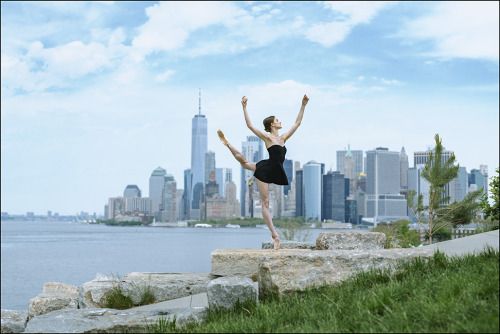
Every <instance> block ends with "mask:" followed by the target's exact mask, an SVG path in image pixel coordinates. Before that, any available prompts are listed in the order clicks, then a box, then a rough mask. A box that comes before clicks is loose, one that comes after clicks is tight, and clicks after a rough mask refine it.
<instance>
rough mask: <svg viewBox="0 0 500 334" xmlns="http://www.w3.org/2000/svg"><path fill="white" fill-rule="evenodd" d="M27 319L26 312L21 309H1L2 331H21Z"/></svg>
mask: <svg viewBox="0 0 500 334" xmlns="http://www.w3.org/2000/svg"><path fill="white" fill-rule="evenodd" d="M26 321H28V313H27V312H23V311H14V310H2V327H1V330H0V331H1V332H2V333H22V332H24V328H25V327H26Z"/></svg>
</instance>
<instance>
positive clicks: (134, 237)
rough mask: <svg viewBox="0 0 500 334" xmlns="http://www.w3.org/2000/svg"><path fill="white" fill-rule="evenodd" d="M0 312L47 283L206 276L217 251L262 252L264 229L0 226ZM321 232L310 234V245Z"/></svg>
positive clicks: (24, 303)
mask: <svg viewBox="0 0 500 334" xmlns="http://www.w3.org/2000/svg"><path fill="white" fill-rule="evenodd" d="M1 230H2V239H1V240H2V243H1V250H2V252H1V265H2V272H1V278H2V282H1V283H2V284H1V292H2V294H1V308H2V309H13V310H27V309H28V302H29V299H30V298H33V297H35V296H36V295H38V294H39V293H41V292H42V287H43V284H44V283H45V282H62V283H67V284H72V285H77V286H79V285H82V284H83V283H85V282H88V281H90V280H92V279H94V278H95V277H96V274H97V273H100V274H105V275H120V276H122V275H125V274H127V273H130V272H134V271H139V272H171V273H175V272H210V269H211V268H210V266H211V264H210V260H211V259H210V254H211V252H212V251H214V250H215V249H219V248H254V249H260V248H261V245H262V242H265V241H270V240H271V236H270V233H269V231H268V230H267V228H266V229H263V228H239V229H234V228H162V227H144V226H137V227H136V226H133V227H123V226H106V225H87V224H80V223H73V222H47V221H2V222H1ZM321 231H324V230H321V229H312V230H310V233H309V238H308V239H306V240H305V241H308V242H313V241H314V240H315V239H316V237H317V236H318V234H319V233H320V232H321Z"/></svg>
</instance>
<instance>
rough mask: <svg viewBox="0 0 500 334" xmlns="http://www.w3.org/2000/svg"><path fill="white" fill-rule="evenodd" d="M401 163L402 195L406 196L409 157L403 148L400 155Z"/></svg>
mask: <svg viewBox="0 0 500 334" xmlns="http://www.w3.org/2000/svg"><path fill="white" fill-rule="evenodd" d="M399 161H400V185H401V190H400V192H401V193H402V194H406V193H407V191H408V167H409V165H408V155H407V154H406V151H405V148H404V147H402V148H401V153H400V154H399Z"/></svg>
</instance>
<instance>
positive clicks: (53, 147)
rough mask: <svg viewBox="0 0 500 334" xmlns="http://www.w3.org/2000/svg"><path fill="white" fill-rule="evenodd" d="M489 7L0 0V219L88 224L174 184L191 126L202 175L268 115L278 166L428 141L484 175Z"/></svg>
mask: <svg viewBox="0 0 500 334" xmlns="http://www.w3.org/2000/svg"><path fill="white" fill-rule="evenodd" d="M498 13H499V2H497V1H490V2H480V1H474V2H473V3H472V2H377V1H370V2H363V1H359V2H348V1H342V2H336V1H325V2H322V1H318V2H281V1H278V2H260V1H259V2H257V1H247V2H118V1H116V2H115V1H94V2H43V1H40V2H39V1H36V2H11V1H8V2H7V1H2V2H1V210H2V212H8V213H9V214H24V213H26V212H27V211H33V212H35V214H46V213H47V210H52V212H59V213H60V214H75V213H77V212H80V211H86V212H89V213H93V212H96V213H97V214H102V213H103V211H104V205H105V204H106V203H107V199H108V198H109V197H114V196H121V195H122V194H123V190H124V189H125V187H126V186H127V185H128V184H136V185H138V186H139V188H140V189H141V190H142V193H143V196H148V193H149V176H150V175H151V172H152V171H153V170H154V169H155V168H157V167H159V166H161V167H163V168H165V169H166V170H167V173H169V174H172V175H173V176H174V178H175V180H176V181H177V187H178V189H180V188H183V172H184V170H185V169H188V168H190V164H191V119H192V118H193V116H194V115H195V114H196V113H198V93H199V89H201V110H202V113H203V114H205V115H206V117H207V119H208V149H209V150H211V151H213V152H215V158H216V167H222V168H232V170H233V180H234V181H235V183H236V185H237V187H238V188H239V182H240V166H239V164H238V163H237V162H236V160H234V158H233V157H232V155H231V154H230V152H229V151H228V150H227V148H226V147H224V146H223V145H222V144H221V143H220V141H219V140H218V137H217V134H216V131H217V129H221V130H223V131H224V132H225V134H226V136H227V138H228V140H229V141H230V142H231V143H232V144H233V145H234V146H236V147H237V148H239V149H241V143H242V142H243V141H245V140H246V137H247V136H250V135H252V133H251V132H250V130H249V129H248V128H247V127H246V124H245V121H244V117H243V112H242V109H241V103H240V101H241V97H242V96H243V95H245V96H247V97H248V112H249V115H250V118H251V120H252V123H253V124H254V125H255V126H256V127H261V128H263V126H262V120H263V119H264V118H265V117H267V116H269V115H275V116H276V117H278V118H279V119H280V120H281V121H282V125H283V129H282V131H286V130H287V129H288V128H289V127H290V126H292V125H293V123H294V122H295V119H296V117H297V114H298V111H299V109H300V104H301V100H302V96H303V95H304V94H307V95H308V96H309V98H310V100H309V104H308V105H307V107H306V111H305V115H304V118H303V121H302V124H301V126H300V127H299V129H298V130H297V132H296V133H295V134H294V135H293V137H291V138H290V139H289V140H288V141H287V143H286V146H287V149H288V153H287V158H288V159H292V160H294V161H300V162H301V164H304V163H306V162H308V161H310V160H316V161H318V162H322V163H325V165H326V168H327V169H330V168H331V169H335V167H336V161H335V159H336V154H335V152H336V151H337V150H343V149H345V148H346V147H347V146H348V145H350V147H351V149H353V150H363V151H367V150H372V149H374V148H376V147H387V148H389V150H391V151H398V152H399V151H400V150H401V148H402V147H403V146H404V148H405V150H406V152H407V154H408V156H409V161H410V167H412V166H413V152H415V151H423V150H427V149H429V148H432V147H433V146H434V135H435V134H436V133H437V134H439V135H440V136H441V137H442V140H443V144H444V146H445V148H446V149H448V150H452V151H454V152H455V155H456V158H457V161H458V163H459V164H460V166H465V167H466V168H467V171H470V170H471V169H473V168H479V165H480V164H486V165H488V172H489V176H492V175H494V171H495V168H496V167H498V165H499V163H498V160H499V157H498V155H499V153H498V152H499V119H498V118H499V116H498V115H499V44H498V41H499V36H498V35H499V14H498Z"/></svg>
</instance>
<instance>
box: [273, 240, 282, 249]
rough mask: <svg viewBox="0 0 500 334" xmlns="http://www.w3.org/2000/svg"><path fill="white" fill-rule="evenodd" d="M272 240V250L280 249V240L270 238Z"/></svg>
mask: <svg viewBox="0 0 500 334" xmlns="http://www.w3.org/2000/svg"><path fill="white" fill-rule="evenodd" d="M272 239H273V246H274V250H278V249H280V247H281V240H280V238H279V237H278V238H274V237H272Z"/></svg>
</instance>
